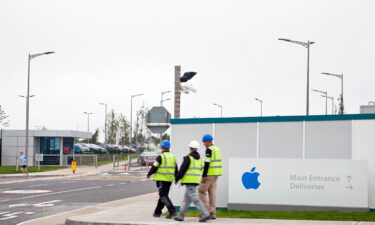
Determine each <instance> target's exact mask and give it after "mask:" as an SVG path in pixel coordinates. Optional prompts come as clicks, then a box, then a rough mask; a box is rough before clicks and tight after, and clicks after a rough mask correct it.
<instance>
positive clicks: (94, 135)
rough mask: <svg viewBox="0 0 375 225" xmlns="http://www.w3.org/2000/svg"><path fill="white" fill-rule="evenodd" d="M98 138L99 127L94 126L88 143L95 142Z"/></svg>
mask: <svg viewBox="0 0 375 225" xmlns="http://www.w3.org/2000/svg"><path fill="white" fill-rule="evenodd" d="M98 139H99V128H96V130H95V132H94V134H93V135H92V136H91V139H90V143H93V144H96V143H98Z"/></svg>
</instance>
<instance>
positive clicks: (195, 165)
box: [181, 155, 203, 184]
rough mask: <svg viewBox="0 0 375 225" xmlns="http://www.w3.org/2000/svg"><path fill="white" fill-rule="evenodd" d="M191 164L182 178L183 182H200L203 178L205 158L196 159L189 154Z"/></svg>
mask: <svg viewBox="0 0 375 225" xmlns="http://www.w3.org/2000/svg"><path fill="white" fill-rule="evenodd" d="M189 158H190V164H189V168H188V170H187V171H186V173H185V175H184V177H183V178H182V179H181V184H199V183H200V182H201V178H202V172H203V160H202V159H194V158H193V157H192V156H190V155H189Z"/></svg>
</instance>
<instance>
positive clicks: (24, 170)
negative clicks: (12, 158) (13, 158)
mask: <svg viewBox="0 0 375 225" xmlns="http://www.w3.org/2000/svg"><path fill="white" fill-rule="evenodd" d="M19 160H20V162H21V171H22V173H25V174H26V175H27V176H29V171H28V170H27V156H26V155H25V154H23V152H20V157H19Z"/></svg>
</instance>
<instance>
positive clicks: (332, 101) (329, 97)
mask: <svg viewBox="0 0 375 225" xmlns="http://www.w3.org/2000/svg"><path fill="white" fill-rule="evenodd" d="M321 96H322V97H327V98H328V99H330V100H331V103H332V115H333V114H335V113H334V109H333V106H334V99H333V97H332V96H325V95H321Z"/></svg>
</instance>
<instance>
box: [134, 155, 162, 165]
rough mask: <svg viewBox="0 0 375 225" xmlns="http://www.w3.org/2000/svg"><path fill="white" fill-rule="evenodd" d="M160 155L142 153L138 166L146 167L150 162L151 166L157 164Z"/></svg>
mask: <svg viewBox="0 0 375 225" xmlns="http://www.w3.org/2000/svg"><path fill="white" fill-rule="evenodd" d="M158 155H159V154H157V153H156V152H142V153H141V154H140V155H139V157H138V165H140V166H146V165H147V161H148V162H149V165H150V166H151V165H152V164H153V163H154V162H155V160H156V157H158Z"/></svg>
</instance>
